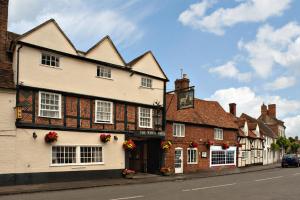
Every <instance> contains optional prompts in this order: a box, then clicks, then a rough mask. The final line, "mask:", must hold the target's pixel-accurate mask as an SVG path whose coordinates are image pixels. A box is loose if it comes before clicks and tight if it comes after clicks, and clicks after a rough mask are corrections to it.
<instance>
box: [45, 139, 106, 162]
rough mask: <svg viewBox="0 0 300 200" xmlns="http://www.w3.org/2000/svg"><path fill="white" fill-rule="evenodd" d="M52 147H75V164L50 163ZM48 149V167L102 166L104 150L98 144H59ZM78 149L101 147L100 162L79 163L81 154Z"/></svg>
mask: <svg viewBox="0 0 300 200" xmlns="http://www.w3.org/2000/svg"><path fill="white" fill-rule="evenodd" d="M52 147H75V148H76V162H75V163H59V164H58V163H52V153H53V152H52V151H53V149H52ZM52 147H51V149H50V167H61V166H85V165H104V164H105V162H104V161H105V160H104V148H103V146H102V145H98V144H75V145H74V144H61V145H53V146H52ZM80 147H101V148H102V162H90V163H82V162H81V152H80Z"/></svg>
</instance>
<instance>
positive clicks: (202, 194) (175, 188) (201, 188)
mask: <svg viewBox="0 0 300 200" xmlns="http://www.w3.org/2000/svg"><path fill="white" fill-rule="evenodd" d="M48 199H49V200H50V199H51V200H56V199H63V200H68V199H72V200H127V199H130V200H159V199H165V200H177V199H180V200H182V199H183V200H193V199H197V200H199V199H204V200H215V199H218V200H241V199H242V200H271V199H272V200H300V168H285V169H281V168H277V169H272V170H266V171H260V172H250V173H245V174H235V175H228V176H219V177H210V178H200V179H192V180H185V181H174V182H159V183H151V184H140V185H125V186H110V187H98V188H89V189H78V190H65V191H54V192H42V193H33V194H20V195H10V196H0V200H48Z"/></svg>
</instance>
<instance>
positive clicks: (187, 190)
mask: <svg viewBox="0 0 300 200" xmlns="http://www.w3.org/2000/svg"><path fill="white" fill-rule="evenodd" d="M235 184H236V183H230V184H224V185H214V186H208V187H201V188H193V189H184V190H182V192H189V191H195V190H205V189H211V188H219V187H227V186H232V185H235Z"/></svg>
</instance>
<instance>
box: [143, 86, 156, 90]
mask: <svg viewBox="0 0 300 200" xmlns="http://www.w3.org/2000/svg"><path fill="white" fill-rule="evenodd" d="M139 88H140V89H148V90H153V89H154V88H152V87H145V86H140V87H139Z"/></svg>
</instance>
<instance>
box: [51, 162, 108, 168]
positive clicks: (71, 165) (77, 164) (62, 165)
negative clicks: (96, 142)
mask: <svg viewBox="0 0 300 200" xmlns="http://www.w3.org/2000/svg"><path fill="white" fill-rule="evenodd" d="M92 165H104V162H98V163H72V164H50V167H68V166H70V167H80V166H92Z"/></svg>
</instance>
